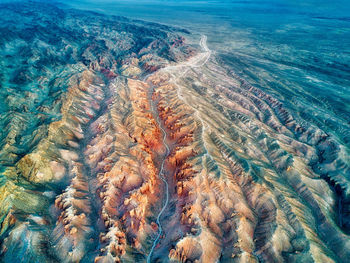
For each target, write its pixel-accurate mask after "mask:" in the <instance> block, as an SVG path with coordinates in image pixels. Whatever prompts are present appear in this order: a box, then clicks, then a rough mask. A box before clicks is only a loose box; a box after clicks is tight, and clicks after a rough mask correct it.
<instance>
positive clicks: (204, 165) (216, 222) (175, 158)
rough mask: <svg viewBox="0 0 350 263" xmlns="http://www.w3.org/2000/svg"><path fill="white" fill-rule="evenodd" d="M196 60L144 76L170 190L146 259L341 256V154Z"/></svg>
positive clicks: (207, 61) (344, 247) (324, 137)
mask: <svg viewBox="0 0 350 263" xmlns="http://www.w3.org/2000/svg"><path fill="white" fill-rule="evenodd" d="M205 54H207V55H208V50H206V49H204V52H203V53H202V55H201V56H197V59H193V60H192V62H193V63H186V64H179V65H178V66H176V67H171V68H164V69H162V70H160V71H159V72H157V73H155V74H154V75H153V76H152V83H153V84H154V85H155V86H156V89H155V90H156V94H157V101H158V105H159V106H158V108H159V112H160V117H161V119H162V120H163V123H164V126H165V127H166V128H167V132H168V134H169V139H168V140H169V144H170V145H171V153H170V155H169V157H168V162H167V169H168V171H169V175H172V176H169V182H170V185H172V186H173V190H170V193H171V196H172V197H171V200H173V202H171V203H173V207H169V211H168V214H169V216H168V218H166V217H165V216H164V221H163V225H166V226H169V228H168V229H165V230H164V231H165V235H164V242H163V241H162V242H161V245H160V247H159V249H158V251H155V256H156V255H157V256H158V258H159V259H161V257H162V256H163V253H165V251H169V250H170V253H169V258H170V259H172V260H175V261H180V262H186V261H187V260H189V261H196V260H198V261H200V262H216V261H222V262H226V261H234V262H236V261H237V262H238V261H243V262H245V261H249V262H259V261H262V262H282V261H287V262H326V261H327V262H328V261H329V262H333V261H334V262H341V261H342V260H344V258H347V257H348V255H349V253H350V250H349V236H348V235H347V231H348V227H347V223H346V222H347V220H348V212H347V211H348V208H347V203H348V197H347V191H348V190H347V189H348V182H347V175H346V173H348V172H349V166H348V165H347V163H348V160H349V156H348V155H347V153H346V149H344V148H343V147H342V146H341V145H340V144H338V143H337V141H336V139H335V137H332V136H331V135H329V134H326V133H325V132H323V131H322V130H320V129H319V128H317V127H315V126H311V125H307V124H305V123H304V122H302V120H298V119H296V118H294V117H293V115H292V114H291V113H289V112H288V110H287V109H286V108H285V107H284V106H283V104H282V103H280V102H279V101H278V100H277V99H275V98H273V97H272V96H270V95H268V94H266V93H264V92H263V91H262V90H259V89H258V88H255V87H252V86H251V85H249V83H247V82H245V81H244V80H242V79H241V78H239V77H238V76H237V75H235V74H234V73H233V72H230V71H227V70H225V69H224V68H223V67H222V66H221V65H220V64H219V63H218V62H217V61H216V60H215V58H213V57H212V58H208V56H206V55H205ZM201 61H203V62H204V63H201ZM335 171H337V172H335ZM324 179H326V180H324ZM333 185H337V188H338V190H337V194H338V196H337V195H335V193H334V192H333V191H332V186H333ZM170 189H171V187H170ZM338 202H340V204H341V205H339V206H338ZM173 214H174V215H173ZM178 214H181V216H178ZM164 246H167V249H165V248H164Z"/></svg>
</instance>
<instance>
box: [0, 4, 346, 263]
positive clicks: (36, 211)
mask: <svg viewBox="0 0 350 263" xmlns="http://www.w3.org/2000/svg"><path fill="white" fill-rule="evenodd" d="M0 17H1V20H2V22H3V23H2V24H3V25H5V26H6V28H4V27H2V28H1V30H0V35H1V37H0V54H1V61H2V62H1V63H2V66H1V72H0V85H1V90H0V96H1V99H2V101H3V105H2V106H1V107H0V110H1V117H0V125H1V127H2V131H1V136H0V143H1V144H0V145H1V149H0V162H1V166H2V167H1V177H0V179H1V184H0V204H1V206H0V222H1V225H0V240H1V242H0V245H1V251H0V257H1V260H2V261H4V262H16V261H18V262H103V263H106V262H145V261H146V260H147V259H148V260H149V261H151V262H204V263H206V262H208V263H209V262H345V261H346V259H347V258H350V239H349V231H350V213H349V208H350V201H349V200H350V199H349V198H350V194H349V172H350V168H349V154H348V149H346V148H345V147H344V146H342V145H341V144H340V143H338V142H337V139H336V137H334V136H332V134H328V133H326V132H324V131H323V130H322V129H320V128H319V127H316V126H313V125H311V124H307V123H305V122H304V121H303V120H302V119H300V118H299V117H296V116H295V115H293V113H292V112H290V111H289V110H288V109H287V108H286V107H285V105H283V104H282V103H281V102H279V100H278V99H277V98H275V97H273V96H272V95H270V94H267V93H265V92H264V91H263V90H261V89H259V88H257V87H253V86H251V85H250V84H249V83H247V82H246V81H245V80H243V79H241V78H240V77H239V76H238V75H237V74H236V73H235V72H233V71H231V70H230V69H228V68H226V67H225V66H224V65H223V64H222V62H221V61H219V60H218V59H217V58H216V57H215V54H212V53H211V51H210V50H209V49H208V48H207V46H206V43H205V37H202V38H201V41H200V46H198V45H195V44H190V42H188V41H187V40H186V39H185V38H184V36H185V34H186V32H185V31H181V30H179V29H175V28H171V27H168V26H162V25H157V24H152V23H146V22H141V21H133V20H128V19H126V18H121V17H109V16H103V15H100V14H97V13H91V12H83V11H77V10H71V9H65V8H64V7H61V8H58V7H56V6H54V5H51V4H43V3H40V4H39V3H31V4H21V5H18V4H6V5H5V4H1V6H0ZM19 18H21V19H19ZM13 21H17V23H14V22H13ZM9 26H11V28H12V30H11V33H9V30H8V29H7V27H9ZM165 200H166V201H165Z"/></svg>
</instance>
